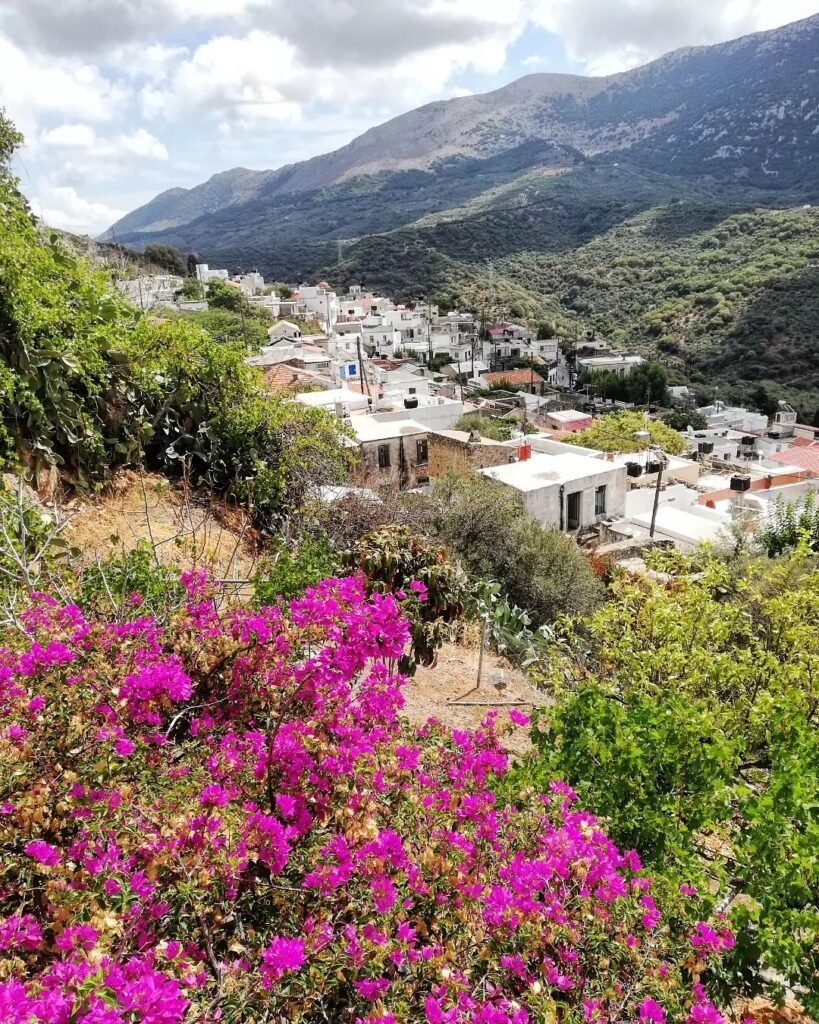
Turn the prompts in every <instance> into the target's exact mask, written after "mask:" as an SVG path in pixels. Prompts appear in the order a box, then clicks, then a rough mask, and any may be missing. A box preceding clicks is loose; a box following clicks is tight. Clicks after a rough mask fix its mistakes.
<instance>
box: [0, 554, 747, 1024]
mask: <svg viewBox="0 0 819 1024" xmlns="http://www.w3.org/2000/svg"><path fill="white" fill-rule="evenodd" d="M182 582H183V586H184V587H185V588H186V591H187V597H186V600H185V601H184V603H183V605H182V607H181V608H180V609H179V610H178V612H176V613H174V614H172V615H169V616H168V617H167V621H165V620H163V621H158V620H155V619H153V618H151V617H150V616H148V615H146V614H145V613H144V610H143V609H144V606H143V603H142V602H141V601H140V600H138V599H137V598H138V596H139V595H132V597H131V599H130V600H129V601H128V603H127V605H126V610H125V618H124V619H123V620H122V621H100V620H96V619H90V620H89V619H86V617H85V616H84V615H83V613H82V611H81V610H80V609H79V608H77V607H75V606H67V607H64V606H61V605H60V604H59V603H58V602H57V601H56V600H54V599H53V598H50V597H46V596H43V595H39V596H37V597H35V599H34V600H33V602H32V604H31V606H30V607H29V608H28V609H27V610H26V611H25V612H24V613H23V615H22V623H23V625H24V628H25V630H27V631H28V633H27V635H26V634H23V633H21V632H20V631H19V630H15V631H14V632H13V634H11V635H9V636H7V637H4V638H0V724H1V725H2V730H3V731H2V735H0V778H2V779H3V780H4V783H3V786H4V788H3V800H2V804H0V844H2V849H3V851H4V853H3V857H2V858H0V1022H2V1024H69V1022H70V1024H182V1022H188V1021H189V1022H190V1024H193V1022H194V1021H195V1022H202V1024H216V1022H217V1021H231V1022H237V1024H238V1022H242V1024H244V1022H249V1024H254V1022H262V1021H273V1020H306V1021H312V1020H315V1021H319V1020H344V1021H350V1022H352V1024H474V1022H477V1024H535V1022H537V1021H543V1020H559V1021H561V1022H566V1024H615V1022H622V1024H627V1022H635V1024H636V1022H639V1024H721V1021H722V1018H721V1016H720V1013H719V1011H718V1010H717V1008H716V1007H715V1006H714V1004H713V1003H712V1002H711V1001H710V1000H709V998H708V994H707V992H706V989H705V987H703V985H702V983H701V979H700V978H699V977H698V976H690V975H689V974H688V969H689V968H691V969H692V970H696V971H699V972H700V973H702V972H703V971H704V970H707V965H709V964H710V963H711V961H712V960H713V959H714V958H715V957H718V956H720V955H721V954H722V953H723V952H724V951H725V950H726V949H728V948H730V944H731V942H732V941H733V940H732V937H731V935H730V932H729V931H728V930H727V929H726V928H725V926H724V923H723V922H721V921H719V920H716V921H710V922H708V921H700V922H698V923H697V924H696V927H695V928H693V930H692V934H690V935H689V934H686V933H684V932H682V931H678V932H674V931H672V927H671V924H670V923H669V921H667V920H666V918H665V917H664V914H663V905H662V901H661V900H660V899H659V897H658V896H657V895H656V893H654V892H653V890H652V884H651V880H650V879H649V878H648V877H647V876H646V875H645V873H644V872H643V871H642V869H641V865H640V860H639V857H638V856H637V854H636V853H634V852H633V851H621V850H619V849H617V847H616V846H615V845H614V843H613V842H612V841H611V840H610V839H609V838H608V836H607V835H606V834H605V830H604V829H603V828H602V827H601V826H600V824H599V823H598V822H597V821H596V820H595V818H594V817H593V816H592V815H591V814H588V813H587V812H585V811H584V810H583V809H582V808H581V807H580V806H579V801H578V798H577V795H576V794H575V793H574V792H573V791H572V789H571V788H570V787H569V786H566V785H565V784H563V783H560V782H554V783H552V784H551V785H550V786H549V787H548V789H547V791H546V792H544V793H526V794H522V795H520V798H519V799H518V800H517V801H516V802H514V803H510V802H509V801H508V800H500V799H498V798H497V797H496V789H497V783H498V781H499V780H502V779H503V778H504V775H505V774H506V771H507V757H506V754H505V753H504V751H503V749H502V747H501V745H500V743H499V740H498V730H499V729H501V728H508V725H505V726H501V725H499V721H500V720H499V719H497V718H496V717H495V716H494V715H490V716H489V717H488V718H487V719H486V721H485V722H484V723H483V724H482V725H481V726H480V727H479V728H477V729H474V730H465V729H464V730H448V729H445V728H443V727H442V726H440V725H437V724H435V723H428V724H427V725H425V726H423V727H422V728H420V729H412V728H411V727H410V726H409V725H408V724H407V723H406V722H404V721H402V719H401V716H400V712H401V709H402V707H403V701H404V698H403V693H402V691H403V687H404V685H405V680H404V679H403V678H402V677H401V676H400V675H399V674H398V673H397V671H396V665H397V664H398V661H399V659H400V658H401V656H402V654H403V653H404V652H405V650H406V648H407V644H408V642H409V626H408V624H407V622H406V620H405V619H404V617H403V615H402V612H401V600H402V599H399V598H398V596H397V595H393V594H389V593H388V594H380V593H373V594H368V590H367V586H366V581H365V580H364V578H363V577H360V576H352V577H348V578H344V579H339V580H326V581H324V582H322V583H321V584H319V585H318V586H317V587H315V588H313V589H311V590H309V591H308V592H307V593H306V594H305V596H304V597H303V598H301V599H299V600H297V601H294V602H292V603H291V604H290V606H289V607H288V608H280V607H270V608H261V609H247V608H230V609H228V610H220V605H219V603H218V602H215V601H214V600H213V597H214V592H213V584H211V582H210V581H209V580H208V578H207V576H206V574H204V573H202V572H201V571H198V570H197V571H195V572H189V573H186V574H184V575H183V578H182ZM405 599H406V600H409V601H417V600H425V599H426V592H425V588H424V587H423V586H421V585H417V586H416V585H412V586H411V592H410V593H409V595H408V596H407V597H406V598H405ZM510 718H511V720H512V722H514V723H515V724H517V725H519V726H524V725H526V724H527V722H528V719H527V717H526V716H525V715H523V714H522V713H520V712H517V711H512V712H511V714H510ZM694 895H695V893H694V892H693V891H691V892H690V893H689V898H688V899H687V900H681V901H680V903H682V904H683V906H687V905H691V907H692V911H691V912H692V914H693V913H694V908H695V905H696V904H695V900H694V899H693V897H694ZM676 911H679V907H678V908H676ZM676 911H675V913H676ZM673 920H676V918H672V921H673ZM692 964H696V966H695V967H692ZM703 964H706V967H705V968H703Z"/></svg>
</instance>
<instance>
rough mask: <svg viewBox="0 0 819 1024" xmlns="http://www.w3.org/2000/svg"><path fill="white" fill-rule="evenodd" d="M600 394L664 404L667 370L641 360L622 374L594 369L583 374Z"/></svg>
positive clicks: (640, 401)
mask: <svg viewBox="0 0 819 1024" xmlns="http://www.w3.org/2000/svg"><path fill="white" fill-rule="evenodd" d="M583 383H584V384H588V385H590V386H591V388H592V389H593V390H594V392H595V394H597V395H599V396H600V397H601V398H608V399H615V400H616V401H620V402H633V403H634V404H635V405H647V404H649V403H652V404H653V405H665V403H666V402H667V400H668V373H667V372H666V370H665V367H663V366H660V364H659V363H651V362H647V363H642V364H641V365H640V366H636V367H635V368H634V369H633V370H630V371H629V372H628V373H626V374H622V373H616V372H615V371H613V370H602V371H601V370H595V371H593V372H592V373H587V374H584V375H583Z"/></svg>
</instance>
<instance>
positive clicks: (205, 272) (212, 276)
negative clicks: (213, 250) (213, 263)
mask: <svg viewBox="0 0 819 1024" xmlns="http://www.w3.org/2000/svg"><path fill="white" fill-rule="evenodd" d="M229 278H230V274H228V272H227V270H225V269H224V268H220V269H218V270H217V269H211V268H210V267H209V266H208V265H207V263H197V264H196V279H197V280H198V281H200V282H201V283H202V284H208V282H210V281H227V280H228V279H229Z"/></svg>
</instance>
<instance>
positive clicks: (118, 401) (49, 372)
mask: <svg viewBox="0 0 819 1024" xmlns="http://www.w3.org/2000/svg"><path fill="white" fill-rule="evenodd" d="M18 142H19V136H17V135H16V133H14V131H13V129H12V127H11V125H10V124H9V123H8V122H7V121H5V120H3V119H2V117H0V467H1V468H11V469H15V468H16V467H18V466H20V465H21V464H26V465H28V466H30V467H33V468H38V467H40V466H48V465H55V464H56V465H58V466H60V467H61V469H62V472H63V478H64V481H65V482H66V483H67V484H69V485H72V486H73V485H77V484H79V485H82V486H91V485H96V484H100V483H102V482H103V481H105V480H106V479H107V478H108V476H109V474H110V472H111V470H112V469H114V468H116V467H117V466H121V465H126V464H133V463H144V464H145V465H146V466H147V467H148V468H156V469H159V470H162V471H163V472H165V473H167V474H169V475H171V476H181V475H183V474H184V475H185V476H187V477H188V478H189V479H190V480H191V481H192V482H193V483H194V484H204V485H207V486H209V487H210V488H212V489H213V490H214V491H216V492H218V493H222V494H229V495H231V496H233V497H235V498H236V499H238V500H240V501H241V502H243V503H244V504H246V505H248V506H249V507H251V508H252V509H253V511H254V513H255V514H256V516H257V518H258V520H259V522H260V524H261V525H263V526H271V525H273V524H275V523H276V522H277V521H279V520H280V519H281V518H282V517H286V516H287V515H288V514H289V511H290V509H292V507H293V506H294V504H295V503H298V502H299V501H300V500H301V497H302V496H303V495H304V493H305V491H306V490H307V489H309V487H310V486H311V485H313V484H315V483H318V482H322V481H325V480H333V479H338V478H339V476H341V475H343V471H344V468H345V465H346V455H345V449H344V447H343V445H342V443H341V437H340V435H339V430H338V427H337V421H336V420H335V419H334V418H333V417H329V416H326V415H325V414H323V413H321V412H316V411H313V410H308V409H306V408H304V407H302V406H300V405H297V404H295V403H291V402H286V401H277V400H275V399H271V398H269V397H268V396H267V395H266V394H265V393H264V392H263V391H262V390H261V387H260V380H259V376H258V371H256V370H254V369H252V368H250V367H248V366H247V365H246V364H245V357H246V355H247V347H246V339H245V337H244V335H242V336H239V337H237V336H236V333H235V332H233V333H231V332H227V331H224V330H222V329H221V328H222V326H223V325H221V324H217V323H216V322H215V318H214V316H213V315H211V316H210V318H209V319H208V318H205V319H204V320H203V321H202V325H201V326H200V325H199V324H198V323H196V322H194V321H186V320H181V319H171V320H161V319H157V318H155V317H146V316H144V315H142V314H141V313H139V311H137V310H136V309H135V308H134V307H132V306H130V305H129V304H128V303H127V302H126V301H125V300H124V299H123V298H121V297H120V295H119V294H118V292H117V290H116V289H115V288H114V286H113V282H112V280H111V277H110V275H109V274H108V273H107V272H106V271H103V270H99V269H94V268H93V267H92V266H91V265H90V264H89V263H88V262H86V260H85V259H84V258H83V257H82V256H79V255H77V254H76V253H75V252H74V251H73V250H72V249H70V248H68V247H66V246H65V245H63V244H62V243H61V241H60V239H59V237H57V236H56V235H53V236H51V237H50V238H48V239H46V238H43V237H42V236H41V235H40V233H39V230H38V228H37V227H36V226H35V224H34V222H33V221H32V219H31V217H30V215H29V213H28V210H27V208H26V205H25V202H24V200H23V198H22V196H21V195H20V193H19V191H18V189H17V186H16V182H15V181H14V180H13V179H12V178H11V176H10V175H9V173H8V170H7V161H8V158H9V157H10V155H11V153H12V151H13V149H14V147H15V146H16V145H17V144H18ZM205 327H208V328H211V329H213V330H214V331H215V332H216V333H217V334H218V340H217V338H215V337H214V336H213V335H212V334H211V333H209V331H208V330H206V329H205Z"/></svg>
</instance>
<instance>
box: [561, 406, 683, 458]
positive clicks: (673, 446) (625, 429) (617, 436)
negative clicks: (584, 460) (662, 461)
mask: <svg viewBox="0 0 819 1024" xmlns="http://www.w3.org/2000/svg"><path fill="white" fill-rule="evenodd" d="M641 430H648V432H649V434H650V435H651V443H652V444H655V445H658V446H659V447H660V448H662V449H663V451H666V452H668V454H669V455H680V454H681V453H682V452H684V451H686V449H687V448H688V443H687V442H686V440H685V438H684V437H683V436H682V434H679V433H678V432H677V431H676V430H672V429H671V427H668V426H666V424H665V423H663V422H662V421H660V420H648V421H647V420H646V419H645V417H644V416H643V414H642V413H641V412H636V411H635V412H618V413H610V414H608V415H606V416H600V417H599V418H598V419H596V420H594V422H593V423H592V425H591V426H590V427H586V429H585V430H579V431H578V432H577V433H576V434H570V435H568V436H567V437H564V438H563V440H564V441H565V442H566V443H567V444H577V445H580V446H581V447H582V448H597V449H599V450H600V451H603V452H639V451H641V450H642V449H644V448H645V442H644V441H640V440H639V439H638V438H636V437H635V436H634V435H635V434H636V433H637V432H638V431H641Z"/></svg>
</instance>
